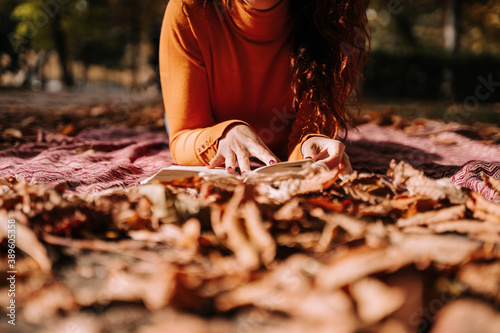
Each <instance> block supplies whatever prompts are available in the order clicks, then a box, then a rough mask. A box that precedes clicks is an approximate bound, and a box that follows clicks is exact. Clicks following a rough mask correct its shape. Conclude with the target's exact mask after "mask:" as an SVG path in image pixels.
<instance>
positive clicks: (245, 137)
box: [207, 124, 278, 174]
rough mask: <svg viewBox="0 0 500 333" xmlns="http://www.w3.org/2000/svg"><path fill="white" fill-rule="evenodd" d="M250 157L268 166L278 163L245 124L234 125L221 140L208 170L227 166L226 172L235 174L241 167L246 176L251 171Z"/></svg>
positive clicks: (208, 165)
mask: <svg viewBox="0 0 500 333" xmlns="http://www.w3.org/2000/svg"><path fill="white" fill-rule="evenodd" d="M250 157H255V158H257V159H259V160H261V161H262V162H263V163H265V164H266V165H270V164H273V163H276V162H277V161H278V158H277V157H276V156H275V155H274V154H273V153H272V151H271V150H270V149H269V148H268V147H267V146H266V145H265V144H264V142H262V140H261V139H260V138H259V136H258V135H257V134H256V133H255V131H254V130H253V129H251V128H250V127H248V126H247V125H243V124H237V125H233V126H231V127H230V128H229V129H228V130H227V131H226V133H225V135H224V136H223V137H222V139H220V140H219V147H218V149H217V155H215V157H214V158H213V159H212V160H211V161H210V163H208V164H207V168H209V169H213V168H216V167H218V166H221V165H223V164H225V165H226V171H227V172H229V173H234V171H235V169H236V167H237V166H239V167H240V172H241V174H244V173H245V172H249V171H250V160H249V158H250Z"/></svg>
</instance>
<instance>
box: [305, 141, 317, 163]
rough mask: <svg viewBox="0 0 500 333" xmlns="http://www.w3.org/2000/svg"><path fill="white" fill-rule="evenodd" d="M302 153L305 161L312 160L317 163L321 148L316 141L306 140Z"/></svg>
mask: <svg viewBox="0 0 500 333" xmlns="http://www.w3.org/2000/svg"><path fill="white" fill-rule="evenodd" d="M301 151H302V155H303V156H304V158H305V159H312V160H313V161H316V159H317V157H318V152H319V147H318V145H317V144H316V143H314V140H306V142H304V143H303V144H302V148H301Z"/></svg>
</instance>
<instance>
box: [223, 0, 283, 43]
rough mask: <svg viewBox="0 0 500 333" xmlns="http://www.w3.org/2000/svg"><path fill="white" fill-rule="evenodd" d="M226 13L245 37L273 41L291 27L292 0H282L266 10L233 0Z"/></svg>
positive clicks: (257, 40) (253, 39)
mask: <svg viewBox="0 0 500 333" xmlns="http://www.w3.org/2000/svg"><path fill="white" fill-rule="evenodd" d="M227 9H228V10H227V12H226V15H228V16H229V19H230V20H231V22H232V23H233V24H234V25H235V26H236V29H237V31H238V32H239V33H241V34H242V35H243V36H244V37H245V38H247V39H249V40H251V41H255V42H269V41H273V40H275V39H277V38H279V37H281V36H282V35H283V34H285V33H288V31H289V28H290V18H291V15H290V0H280V1H279V2H278V3H277V4H276V5H274V6H273V7H271V8H269V9H266V10H258V9H255V8H252V7H251V6H249V5H248V4H247V3H245V2H244V1H243V0H232V1H231V5H230V6H228V7H227Z"/></svg>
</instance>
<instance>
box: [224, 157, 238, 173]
mask: <svg viewBox="0 0 500 333" xmlns="http://www.w3.org/2000/svg"><path fill="white" fill-rule="evenodd" d="M225 164H226V171H227V172H229V173H234V170H235V169H236V155H234V153H230V154H229V156H226V160H225Z"/></svg>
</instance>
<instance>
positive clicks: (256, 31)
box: [160, 0, 368, 173]
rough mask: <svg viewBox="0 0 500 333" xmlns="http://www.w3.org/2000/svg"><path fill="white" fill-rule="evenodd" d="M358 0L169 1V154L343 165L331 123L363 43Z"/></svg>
mask: <svg viewBox="0 0 500 333" xmlns="http://www.w3.org/2000/svg"><path fill="white" fill-rule="evenodd" d="M365 10H366V3H365V0H337V1H336V0H171V1H170V2H169V4H168V6H167V10H166V12H165V17H164V21H163V26H162V34H161V39H160V76H161V84H162V90H163V98H164V103H165V109H166V116H167V122H168V127H169V135H170V149H171V152H172V157H173V159H174V161H176V162H177V163H179V164H181V165H204V164H206V165H207V166H208V167H209V168H215V167H217V166H221V165H225V168H226V170H227V171H228V172H229V173H233V172H234V170H235V168H236V167H237V166H239V168H240V171H241V173H245V172H248V171H249V170H250V162H249V158H250V157H254V158H257V159H259V160H260V161H262V162H264V163H265V164H267V165H269V164H272V163H275V162H276V161H278V160H279V159H278V157H279V158H281V159H286V158H287V157H288V159H289V160H298V159H302V158H310V159H313V160H315V161H318V160H322V161H324V162H325V163H326V164H327V165H328V166H329V167H330V168H331V169H333V168H335V167H338V168H339V169H341V170H343V171H344V172H350V163H349V158H348V157H347V155H346V154H345V153H344V145H343V144H342V143H341V142H340V141H339V140H337V133H338V131H339V129H344V130H345V131H346V130H347V126H348V125H349V124H350V114H349V113H348V111H347V109H346V104H347V103H348V100H349V98H350V97H351V95H354V93H357V92H358V84H357V79H358V78H359V76H360V70H361V67H362V65H363V63H364V55H365V51H366V44H367V42H368V33H367V19H366V14H365Z"/></svg>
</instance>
